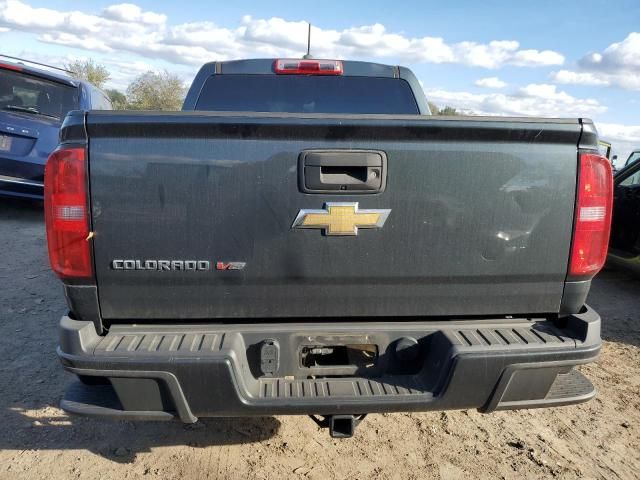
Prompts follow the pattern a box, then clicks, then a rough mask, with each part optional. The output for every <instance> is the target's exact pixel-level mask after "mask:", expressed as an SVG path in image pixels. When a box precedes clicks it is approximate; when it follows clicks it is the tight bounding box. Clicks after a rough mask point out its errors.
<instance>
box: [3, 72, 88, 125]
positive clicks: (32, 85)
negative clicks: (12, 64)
mask: <svg viewBox="0 0 640 480" xmlns="http://www.w3.org/2000/svg"><path fill="white" fill-rule="evenodd" d="M77 108H78V89H77V88H74V87H68V86H66V85H62V84H60V83H56V82H51V81H49V80H45V79H42V78H37V77H32V76H30V75H26V74H24V73H21V72H14V71H11V70H4V69H0V109H2V110H9V111H16V112H19V111H22V112H25V113H32V114H34V115H45V116H49V117H56V118H63V117H64V116H65V115H66V114H67V112H69V111H70V110H75V109H77Z"/></svg>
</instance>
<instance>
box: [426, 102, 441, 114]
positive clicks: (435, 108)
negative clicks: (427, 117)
mask: <svg viewBox="0 0 640 480" xmlns="http://www.w3.org/2000/svg"><path fill="white" fill-rule="evenodd" d="M427 103H429V110H431V115H440V109H439V108H438V106H437V105H436V104H435V103H433V102H427Z"/></svg>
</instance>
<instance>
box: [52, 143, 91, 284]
mask: <svg viewBox="0 0 640 480" xmlns="http://www.w3.org/2000/svg"><path fill="white" fill-rule="evenodd" d="M44 208H45V223H46V226H47V242H48V244H49V261H50V262H51V268H52V269H53V271H54V272H55V273H56V274H57V275H58V276H59V277H61V278H88V277H92V276H93V267H92V265H91V251H90V248H91V247H90V242H89V239H88V237H89V211H88V210H89V209H88V200H87V171H86V163H85V150H84V148H63V149H60V150H56V151H55V152H53V153H52V154H51V155H50V156H49V159H48V160H47V165H46V167H45V171H44Z"/></svg>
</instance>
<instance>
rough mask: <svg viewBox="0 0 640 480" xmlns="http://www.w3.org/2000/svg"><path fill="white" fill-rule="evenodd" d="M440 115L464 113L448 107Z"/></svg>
mask: <svg viewBox="0 0 640 480" xmlns="http://www.w3.org/2000/svg"><path fill="white" fill-rule="evenodd" d="M439 115H462V113H460V112H458V110H456V109H455V108H453V107H450V106H449V105H447V106H445V107H444V108H442V109H441V110H440V113H439Z"/></svg>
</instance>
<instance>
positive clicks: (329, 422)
mask: <svg viewBox="0 0 640 480" xmlns="http://www.w3.org/2000/svg"><path fill="white" fill-rule="evenodd" d="M309 416H310V417H311V420H313V421H314V422H316V424H317V425H318V426H319V427H320V428H328V429H329V435H331V436H332V437H333V438H351V437H353V432H355V429H356V427H357V426H358V425H359V424H360V422H361V421H362V420H364V417H366V416H367V414H366V413H364V414H363V413H360V414H348V415H324V416H322V417H321V418H319V417H318V416H317V415H309Z"/></svg>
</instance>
